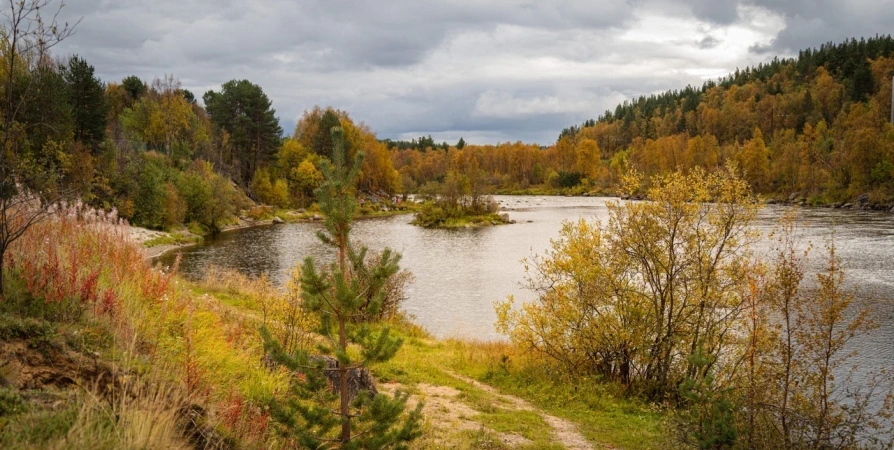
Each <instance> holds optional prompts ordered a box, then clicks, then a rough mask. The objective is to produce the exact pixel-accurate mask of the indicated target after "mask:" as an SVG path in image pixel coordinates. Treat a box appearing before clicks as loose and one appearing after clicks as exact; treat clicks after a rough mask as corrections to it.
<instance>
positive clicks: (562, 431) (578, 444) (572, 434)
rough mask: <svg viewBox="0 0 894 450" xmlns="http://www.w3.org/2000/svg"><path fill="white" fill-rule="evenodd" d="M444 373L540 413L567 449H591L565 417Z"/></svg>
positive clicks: (514, 404) (463, 377) (504, 400)
mask: <svg viewBox="0 0 894 450" xmlns="http://www.w3.org/2000/svg"><path fill="white" fill-rule="evenodd" d="M446 373H447V374H449V375H450V376H452V377H454V378H456V379H458V380H462V381H463V382H466V383H468V384H470V385H472V386H474V387H476V388H478V389H481V390H482V391H484V392H487V393H488V394H491V395H493V396H494V397H496V398H498V399H500V400H502V401H503V402H505V403H507V404H510V405H513V407H514V408H515V409H518V410H522V411H533V412H535V413H537V414H538V415H540V417H542V418H543V420H544V421H545V422H546V423H547V424H549V426H550V427H552V429H553V434H554V435H555V438H556V440H557V441H559V443H560V444H562V445H564V446H565V448H568V449H569V450H592V449H593V446H592V445H590V443H589V441H587V439H586V438H584V436H583V435H581V434H580V433H579V432H578V431H577V427H575V426H574V424H573V423H571V422H569V421H567V420H565V419H562V418H559V417H556V416H553V415H550V414H547V413H545V412H543V411H541V410H539V409H537V408H535V407H534V406H533V405H531V404H530V403H528V402H527V401H525V400H522V399H520V398H518V397H516V396H513V395H508V394H502V393H500V392H499V391H497V390H496V389H495V388H494V387H493V386H489V385H486V384H484V383H481V382H479V381H477V380H474V379H472V378H469V377H465V376H462V375H460V374H458V373H454V372H446Z"/></svg>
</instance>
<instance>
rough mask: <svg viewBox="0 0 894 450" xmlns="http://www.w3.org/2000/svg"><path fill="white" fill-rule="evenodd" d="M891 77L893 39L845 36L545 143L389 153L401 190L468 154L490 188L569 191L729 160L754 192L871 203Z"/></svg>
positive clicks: (643, 100)
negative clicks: (631, 174) (634, 174)
mask: <svg viewBox="0 0 894 450" xmlns="http://www.w3.org/2000/svg"><path fill="white" fill-rule="evenodd" d="M892 76H894V39H892V38H891V37H890V36H876V37H873V38H869V39H860V40H856V39H851V40H848V41H845V42H842V43H840V44H833V43H828V44H825V45H823V46H821V47H820V48H819V49H807V50H803V51H801V52H800V54H799V56H798V57H796V58H790V59H779V58H776V59H773V60H772V61H771V62H769V63H766V64H759V65H758V66H756V67H752V68H746V69H743V70H739V69H737V70H736V71H735V72H734V73H732V74H730V75H729V76H727V77H724V78H721V79H719V80H716V81H715V80H710V81H708V82H706V83H705V84H704V85H702V86H701V87H693V86H687V87H686V88H684V89H682V90H672V91H667V92H665V93H662V94H656V95H651V96H641V97H639V98H637V99H635V100H632V101H627V102H624V103H621V104H619V105H618V106H617V107H616V108H615V109H614V111H606V112H605V113H604V114H602V115H601V116H599V117H598V118H596V119H590V120H587V121H585V122H584V123H582V124H580V125H574V126H571V127H568V128H566V129H564V130H562V132H561V133H560V134H559V137H558V139H557V141H556V142H555V143H554V144H553V145H550V146H548V147H543V148H541V147H539V146H536V145H525V144H522V143H520V142H517V143H503V144H497V145H490V146H476V145H464V146H463V147H460V146H458V145H457V146H451V147H450V148H448V149H444V148H443V147H441V146H438V145H430V146H427V147H424V148H421V149H420V145H419V142H422V141H421V140H420V141H414V144H415V145H406V146H396V147H395V149H394V150H393V151H392V155H393V159H394V166H395V168H396V169H397V170H398V172H400V174H401V180H402V182H403V188H404V189H406V190H409V191H415V190H418V189H421V188H422V187H423V186H425V185H426V184H428V183H443V182H444V181H445V180H446V179H447V177H448V175H449V174H450V172H451V171H463V170H466V169H465V168H466V167H468V166H469V164H467V163H466V161H469V160H471V159H474V160H476V161H477V169H478V170H480V178H482V180H483V184H484V187H485V188H486V189H487V190H488V191H489V192H567V193H584V192H597V193H599V192H601V193H616V189H615V187H616V186H617V184H618V182H619V181H620V177H621V175H622V174H623V173H625V172H626V171H627V170H629V169H636V170H638V171H639V172H641V173H643V174H645V175H650V176H651V175H659V174H668V173H671V172H673V171H675V170H677V169H682V170H684V171H688V170H692V169H693V168H695V167H702V168H705V169H706V170H708V171H716V170H720V169H722V168H723V167H724V166H725V165H726V163H727V162H729V161H732V162H736V163H737V164H738V165H739V167H740V168H741V169H743V170H744V171H745V176H746V179H747V181H748V182H749V183H750V184H751V185H752V186H753V187H754V189H755V190H756V191H757V192H758V193H760V194H764V195H768V196H771V197H778V198H788V197H789V196H790V195H791V194H793V193H795V194H797V195H796V197H801V198H803V199H804V200H805V201H806V202H808V203H812V204H834V203H842V202H847V201H853V200H854V199H856V198H858V197H861V196H863V194H867V196H868V200H867V203H869V204H875V205H878V206H891V203H892V202H894V140H892V136H894V134H892V132H891V125H890V124H888V118H889V113H890V111H891V77H892ZM640 194H641V193H640Z"/></svg>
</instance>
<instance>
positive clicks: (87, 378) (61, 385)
mask: <svg viewBox="0 0 894 450" xmlns="http://www.w3.org/2000/svg"><path fill="white" fill-rule="evenodd" d="M130 233H131V230H130V228H129V227H128V226H126V225H124V224H123V222H119V221H118V219H117V218H115V217H112V216H106V215H103V214H99V213H96V212H93V211H92V210H90V209H88V208H86V207H84V206H77V205H72V206H70V207H68V208H66V209H63V210H61V212H60V214H58V215H54V216H52V217H50V218H48V219H47V220H46V221H44V222H41V223H39V224H37V225H35V226H34V227H32V228H31V229H29V231H28V235H27V236H26V237H24V238H23V239H22V240H20V241H18V243H17V247H16V249H15V250H14V252H13V254H12V261H13V265H12V270H11V272H10V275H9V276H8V278H7V281H8V282H9V283H8V289H7V293H6V297H5V298H4V300H3V301H2V302H0V312H2V314H0V341H2V345H0V349H2V350H0V356H2V360H3V361H4V365H3V366H2V367H0V381H2V382H0V446H2V447H3V448H10V449H16V448H45V447H53V446H59V445H63V446H64V447H66V448H73V449H95V448H108V447H109V446H112V447H115V448H121V447H140V448H148V449H162V448H165V449H167V448H290V444H289V443H288V440H283V439H282V438H280V437H277V434H276V433H274V432H273V429H272V424H271V423H270V416H269V412H267V410H266V409H265V406H264V405H266V403H267V402H268V401H269V398H270V396H271V395H274V393H275V392H281V391H283V390H284V389H285V386H286V385H287V384H288V380H289V377H288V374H287V373H286V372H285V371H283V370H275V369H270V368H268V366H266V365H265V363H264V360H265V358H266V356H265V351H264V347H263V345H262V342H261V341H262V339H261V335H260V334H259V332H258V329H259V327H260V326H261V325H266V326H267V327H269V328H270V329H271V330H272V333H274V334H275V335H276V336H278V337H281V338H284V339H286V338H287V339H292V340H293V342H295V343H296V345H311V346H312V345H315V344H313V343H314V342H315V340H316V338H315V337H314V334H312V333H309V332H308V331H306V330H308V329H309V328H308V327H310V326H311V323H309V322H307V320H309V319H308V317H306V316H303V315H301V314H298V315H296V314H297V313H299V311H300V309H296V308H300V306H299V304H300V299H299V291H297V285H295V284H291V283H290V284H289V285H288V286H284V287H282V288H276V287H274V286H272V285H271V284H270V282H269V281H268V280H267V279H266V278H265V277H260V278H251V277H246V276H244V275H241V274H239V273H237V272H226V271H222V270H219V269H214V268H212V269H210V270H209V271H208V273H206V275H205V277H204V278H203V279H202V280H200V281H197V282H190V281H187V280H185V279H183V278H180V277H179V276H177V275H176V267H172V268H163V267H160V266H157V265H155V266H153V265H151V264H150V263H149V262H148V261H146V260H145V259H144V258H143V257H142V254H141V251H140V247H139V246H138V245H137V244H136V243H135V242H134V241H132V240H131V239H130ZM44 248H46V249H51V248H52V249H54V250H53V251H52V252H50V253H49V254H47V253H46V252H43V251H41V250H40V249H44ZM38 254H39V255H46V257H44V258H40V259H33V258H32V260H30V261H29V259H28V257H27V255H38ZM50 267H58V269H54V270H49V268H50ZM74 268H77V270H76V272H75V275H74V278H71V277H70V276H69V275H68V273H69V271H71V270H74ZM37 280H43V281H45V282H46V283H45V284H39V283H38V284H35V282H36V281H37ZM383 324H388V325H389V326H390V327H391V329H392V332H393V334H394V336H397V337H400V338H401V339H402V340H403V341H404V345H403V346H402V348H401V350H400V351H398V352H397V354H396V355H395V358H394V359H393V360H391V361H389V362H387V363H383V364H379V365H377V366H375V367H373V370H372V373H373V376H374V377H375V380H376V385H377V387H378V388H379V391H380V392H385V393H393V392H394V391H395V390H397V389H402V390H406V391H408V392H410V394H411V400H410V406H411V407H412V406H414V405H416V404H417V403H423V404H424V408H423V414H424V416H423V417H424V421H423V422H422V431H423V436H422V437H421V438H419V439H418V440H417V441H416V442H414V443H413V445H412V446H411V448H414V449H434V448H444V447H445V446H446V447H450V448H492V449H512V448H529V449H553V448H589V447H590V446H592V445H594V444H597V445H608V446H611V447H615V448H625V449H633V450H636V449H656V448H659V447H656V445H655V442H656V439H659V437H660V436H661V432H660V429H661V423H663V420H664V412H663V411H662V409H661V408H658V407H656V406H654V405H649V404H645V403H642V402H640V401H638V400H636V399H625V398H624V396H622V395H621V394H620V393H619V392H618V391H615V390H613V389H614V388H611V387H609V386H603V385H601V384H599V383H591V382H585V383H582V384H581V383H579V381H580V380H578V381H575V382H571V380H569V379H566V378H564V377H556V374H555V373H554V372H552V371H551V369H549V367H548V366H544V365H543V361H542V360H541V359H540V357H538V356H536V355H532V354H529V353H528V352H525V351H521V350H520V349H517V348H514V347H513V346H511V345H510V344H509V343H506V342H478V341H471V340H463V339H452V338H451V339H434V338H432V336H431V335H429V334H428V333H427V332H426V331H425V330H424V329H422V328H421V327H419V326H417V325H415V324H413V323H412V321H411V320H409V319H408V318H406V317H405V316H404V315H403V314H402V313H397V314H395V315H393V316H390V317H388V318H387V319H385V320H384V322H383ZM622 424H623V425H622ZM630 424H634V425H635V426H628V425H630ZM63 443H64V444H63Z"/></svg>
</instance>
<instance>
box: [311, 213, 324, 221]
mask: <svg viewBox="0 0 894 450" xmlns="http://www.w3.org/2000/svg"><path fill="white" fill-rule="evenodd" d="M311 220H323V218H322V217H321V216H320V215H319V214H314V215H313V217H311Z"/></svg>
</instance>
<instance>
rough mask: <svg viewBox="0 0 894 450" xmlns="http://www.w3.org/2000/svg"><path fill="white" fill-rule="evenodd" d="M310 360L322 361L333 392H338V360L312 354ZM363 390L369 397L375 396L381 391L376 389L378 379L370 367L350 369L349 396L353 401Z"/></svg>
mask: <svg viewBox="0 0 894 450" xmlns="http://www.w3.org/2000/svg"><path fill="white" fill-rule="evenodd" d="M310 360H311V362H315V363H322V365H323V367H324V368H325V371H326V378H327V379H329V385H330V386H331V387H332V392H335V393H336V394H338V391H339V384H340V383H339V376H338V371H337V370H333V369H338V360H337V359H335V358H333V357H332V356H325V355H319V356H311V357H310ZM361 391H364V392H366V393H367V395H369V398H373V397H375V396H376V394H378V393H379V390H378V389H376V380H375V379H373V377H372V375H371V374H370V373H369V369H367V368H365V367H359V368H354V369H350V370H348V398H349V399H350V400H351V401H353V400H354V399H355V398H356V397H357V394H359V393H360V392H361Z"/></svg>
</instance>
